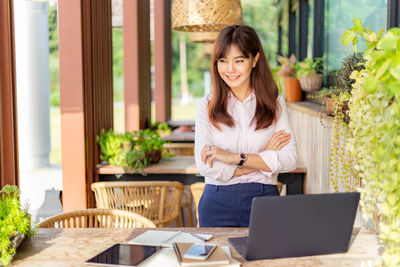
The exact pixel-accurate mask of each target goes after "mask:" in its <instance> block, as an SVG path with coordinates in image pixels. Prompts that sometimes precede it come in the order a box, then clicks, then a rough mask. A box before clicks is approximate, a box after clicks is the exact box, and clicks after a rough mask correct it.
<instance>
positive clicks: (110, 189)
mask: <svg viewBox="0 0 400 267" xmlns="http://www.w3.org/2000/svg"><path fill="white" fill-rule="evenodd" d="M91 188H92V190H93V191H94V194H95V199H96V205H97V208H106V209H121V210H127V211H132V212H135V213H138V214H140V215H142V216H144V217H146V218H148V219H150V220H151V221H153V222H154V223H155V224H156V225H157V227H163V226H165V225H167V224H169V223H171V222H172V221H174V220H175V219H177V218H178V216H179V205H180V200H181V196H182V191H183V184H182V183H180V182H170V181H145V182H144V181H127V182H123V181H121V182H120V181H117V182H97V183H93V184H92V185H91Z"/></svg>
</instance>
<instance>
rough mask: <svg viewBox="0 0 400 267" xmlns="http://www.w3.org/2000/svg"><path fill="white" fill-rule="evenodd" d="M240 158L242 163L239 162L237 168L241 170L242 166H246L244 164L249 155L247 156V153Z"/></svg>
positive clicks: (240, 154)
mask: <svg viewBox="0 0 400 267" xmlns="http://www.w3.org/2000/svg"><path fill="white" fill-rule="evenodd" d="M239 157H240V161H239V163H238V164H237V167H238V168H239V169H241V168H242V166H243V164H244V162H245V161H246V159H247V155H246V154H245V153H239Z"/></svg>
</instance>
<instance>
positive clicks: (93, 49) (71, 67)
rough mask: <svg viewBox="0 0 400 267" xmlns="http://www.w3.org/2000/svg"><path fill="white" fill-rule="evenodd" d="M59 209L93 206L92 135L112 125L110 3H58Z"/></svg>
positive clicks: (71, 0) (94, 154)
mask: <svg viewBox="0 0 400 267" xmlns="http://www.w3.org/2000/svg"><path fill="white" fill-rule="evenodd" d="M58 12H59V13H58V15H59V56H60V106H61V137H62V138H61V147H62V150H61V152H62V170H63V209H64V211H67V210H73V209H82V208H86V207H94V197H93V193H92V191H91V189H90V185H91V183H92V182H93V181H94V167H95V166H96V164H97V163H98V161H99V157H98V154H99V152H98V145H97V143H96V135H98V134H99V133H100V130H101V128H105V129H109V128H111V127H112V123H113V121H112V112H113V111H112V50H111V47H112V46H111V42H112V40H111V0H106V1H90V0H59V1H58Z"/></svg>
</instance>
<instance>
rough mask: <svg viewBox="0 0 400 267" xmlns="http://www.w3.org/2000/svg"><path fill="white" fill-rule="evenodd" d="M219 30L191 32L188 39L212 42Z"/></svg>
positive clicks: (198, 41) (196, 41)
mask: <svg viewBox="0 0 400 267" xmlns="http://www.w3.org/2000/svg"><path fill="white" fill-rule="evenodd" d="M218 34H219V32H191V33H190V41H191V42H194V43H213V42H214V41H215V39H217V37H218Z"/></svg>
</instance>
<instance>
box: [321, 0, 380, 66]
mask: <svg viewBox="0 0 400 267" xmlns="http://www.w3.org/2000/svg"><path fill="white" fill-rule="evenodd" d="M353 17H354V18H360V19H361V21H362V22H363V25H364V26H365V27H366V26H367V25H370V29H371V30H373V31H378V30H380V29H381V28H386V17H387V0H385V1H375V0H352V1H345V0H326V3H325V64H326V65H325V66H326V69H327V71H332V70H337V69H339V67H340V62H341V60H342V59H343V58H344V57H346V56H347V55H350V54H351V53H352V52H353V51H352V46H351V45H346V46H343V45H342V35H343V33H344V32H345V31H346V30H347V29H349V28H352V27H353V26H354V24H353ZM364 48H365V46H363V45H360V46H359V50H360V51H362V50H363V49H364Z"/></svg>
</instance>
